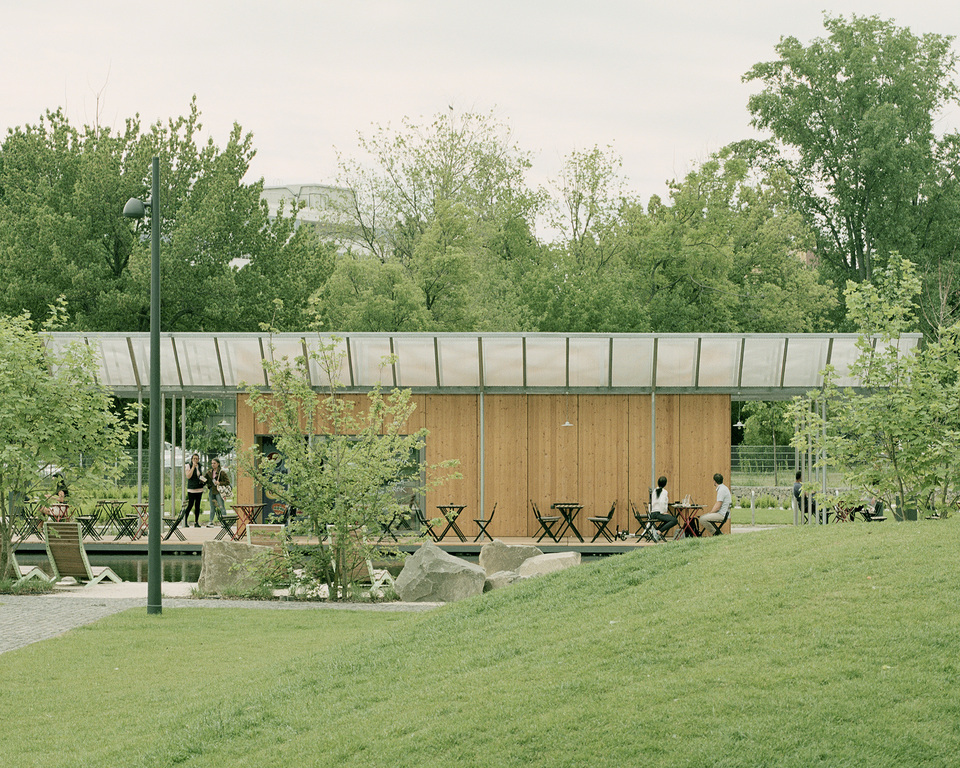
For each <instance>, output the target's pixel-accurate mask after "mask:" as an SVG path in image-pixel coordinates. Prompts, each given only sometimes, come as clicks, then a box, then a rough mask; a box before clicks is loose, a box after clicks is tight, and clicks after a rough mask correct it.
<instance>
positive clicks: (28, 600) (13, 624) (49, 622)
mask: <svg viewBox="0 0 960 768" xmlns="http://www.w3.org/2000/svg"><path fill="white" fill-rule="evenodd" d="M194 587H196V584H190V583H185V582H176V583H174V582H170V583H168V582H165V583H164V584H163V588H162V590H161V591H162V593H163V606H162V607H163V608H257V609H261V610H275V611H310V610H341V611H429V610H431V609H433V608H436V607H437V606H438V605H439V604H438V603H400V602H389V603H322V602H297V601H291V602H288V601H285V600H218V599H203V600H197V599H193V598H190V597H189V595H190V592H191V590H192V589H193V588H194ZM130 608H139V609H142V610H143V612H144V615H146V611H147V584H146V582H124V583H123V584H97V585H96V586H93V587H86V588H82V587H78V588H70V589H64V588H61V587H58V588H57V591H56V592H54V593H52V594H47V595H0V653H4V652H6V651H12V650H15V649H16V648H23V647H24V646H26V645H30V644H31V643H36V642H39V641H40V640H48V639H50V638H51V637H57V636H58V635H62V634H63V633H64V632H69V631H70V630H71V629H74V628H76V627H80V626H83V625H84V624H92V623H93V622H95V621H97V620H99V619H102V618H103V617H105V616H109V615H111V614H113V613H119V612H120V611H125V610H127V609H130Z"/></svg>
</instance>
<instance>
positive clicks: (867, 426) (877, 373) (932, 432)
mask: <svg viewBox="0 0 960 768" xmlns="http://www.w3.org/2000/svg"><path fill="white" fill-rule="evenodd" d="M876 277H877V280H876V285H874V284H870V283H859V284H858V283H854V282H853V281H850V282H849V283H848V284H847V290H846V298H847V306H848V307H849V311H850V314H851V315H852V317H853V319H854V320H855V321H856V323H857V327H858V329H859V332H860V338H859V339H858V342H857V344H858V348H859V351H860V354H859V356H858V358H857V361H856V363H855V364H854V365H853V366H852V368H851V372H852V373H853V375H854V376H855V377H856V378H858V379H859V381H860V382H861V385H862V387H863V388H864V389H863V390H861V391H859V392H854V391H852V390H843V389H841V388H839V387H838V386H837V385H836V375H835V372H834V371H832V370H830V369H828V370H827V372H826V376H825V385H824V388H823V390H822V391H821V392H817V393H811V395H810V396H809V397H808V398H805V399H798V400H797V401H796V402H795V403H794V404H793V406H792V408H791V415H792V416H793V417H794V419H796V421H797V423H798V425H799V429H798V431H797V435H796V437H795V439H794V445H795V446H797V447H799V448H801V449H805V448H806V445H807V441H808V440H810V441H811V443H812V445H813V446H815V448H816V449H817V450H820V449H821V448H822V449H823V451H824V454H823V455H825V456H826V459H825V460H824V461H825V463H827V464H829V465H831V466H836V467H838V468H839V469H840V470H842V472H843V474H844V478H845V480H846V482H847V484H849V485H850V486H852V487H853V488H854V493H855V494H857V495H859V494H861V493H864V492H866V493H867V494H869V495H871V496H875V497H877V498H880V499H883V501H884V502H885V503H886V504H887V506H888V507H889V506H890V505H891V504H893V503H894V502H895V501H896V500H898V499H900V500H902V501H901V504H909V505H914V506H919V507H920V508H921V509H929V508H931V507H934V508H937V509H939V510H941V511H942V512H944V513H945V512H946V511H947V510H949V509H950V508H951V507H953V506H954V505H955V504H956V502H957V500H958V498H960V487H957V484H956V475H957V468H958V466H960V449H958V446H960V415H958V412H957V408H956V404H957V402H960V400H958V398H960V325H954V326H952V327H951V328H949V329H943V331H942V333H941V335H940V337H939V338H938V339H937V340H936V341H934V342H932V343H929V344H927V345H926V346H925V347H923V348H922V349H920V350H918V351H916V352H914V353H913V354H905V353H904V352H903V351H902V350H900V349H899V348H898V343H897V342H898V339H899V337H900V335H901V334H902V333H904V332H907V331H910V330H912V329H914V328H915V327H916V304H915V300H916V297H917V295H918V294H919V292H920V286H921V281H920V279H919V277H918V276H917V272H916V268H915V266H914V265H913V263H912V262H910V261H909V260H907V259H904V258H902V257H900V256H899V255H897V254H893V255H892V256H891V258H890V260H889V263H888V265H887V266H886V267H885V268H884V270H883V271H882V272H881V273H879V274H878V275H877V276H876ZM824 405H825V406H826V409H827V413H826V422H825V423H824V421H823V418H822V417H821V415H820V413H821V409H822V407H823V406H824ZM944 516H945V514H944Z"/></svg>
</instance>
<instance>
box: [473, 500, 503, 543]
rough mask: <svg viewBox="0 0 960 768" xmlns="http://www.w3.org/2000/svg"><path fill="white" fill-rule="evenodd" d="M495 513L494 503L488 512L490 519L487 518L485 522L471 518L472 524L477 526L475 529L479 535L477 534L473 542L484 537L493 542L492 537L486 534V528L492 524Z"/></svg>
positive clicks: (495, 506)
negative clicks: (478, 531) (478, 530)
mask: <svg viewBox="0 0 960 768" xmlns="http://www.w3.org/2000/svg"><path fill="white" fill-rule="evenodd" d="M496 511H497V505H496V503H494V505H493V509H491V510H490V517H488V518H487V519H486V520H481V519H479V518H476V517H475V518H473V522H475V523H476V524H477V528H479V529H480V533H478V534H477V538H475V539H474V540H473V541H474V542H475V543H476V542H478V541H480V537H481V536H486V537H487V538H488V539H490V541H493V536H491V535H490V534H489V533H487V526H488V525H490V523H492V522H493V516H494V514H495V513H496Z"/></svg>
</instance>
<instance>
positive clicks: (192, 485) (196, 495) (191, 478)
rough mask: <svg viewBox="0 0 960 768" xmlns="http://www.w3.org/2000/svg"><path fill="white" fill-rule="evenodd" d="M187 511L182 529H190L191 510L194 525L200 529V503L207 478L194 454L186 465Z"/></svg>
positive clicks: (198, 457) (197, 457)
mask: <svg viewBox="0 0 960 768" xmlns="http://www.w3.org/2000/svg"><path fill="white" fill-rule="evenodd" d="M186 475H187V511H186V512H185V513H184V516H183V527H184V528H189V527H190V510H191V509H192V510H193V515H194V516H193V522H194V525H195V526H196V527H197V528H199V527H200V502H201V501H202V500H203V489H204V487H205V486H206V484H207V478H206V477H204V475H203V470H202V469H201V467H200V456H198V455H197V454H196V453H195V454H193V456H191V457H190V463H189V464H187V470H186Z"/></svg>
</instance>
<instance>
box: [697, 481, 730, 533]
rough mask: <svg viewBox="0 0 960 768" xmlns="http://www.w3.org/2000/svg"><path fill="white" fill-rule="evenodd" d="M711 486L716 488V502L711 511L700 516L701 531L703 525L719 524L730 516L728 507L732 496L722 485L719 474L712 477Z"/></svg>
mask: <svg viewBox="0 0 960 768" xmlns="http://www.w3.org/2000/svg"><path fill="white" fill-rule="evenodd" d="M713 484H714V485H715V486H716V488H717V501H716V503H715V504H714V505H713V509H711V510H710V511H709V512H707V513H706V514H704V515H700V518H699V519H700V529H701V531H702V530H703V529H704V528H705V527H706V526H705V525H704V524H705V523H706V522H708V521H710V522H715V523H720V522H721V521H722V520H724V519H725V518H726V517H727V515H728V514H730V505H731V504H733V496H731V495H730V489H729V488H727V486H725V485H724V484H723V475H721V474H720V473H719V472H718V473H717V474H715V475H714V476H713Z"/></svg>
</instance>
